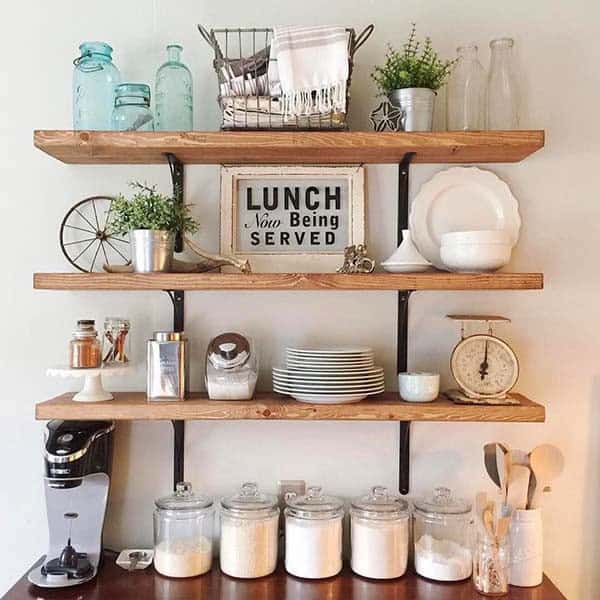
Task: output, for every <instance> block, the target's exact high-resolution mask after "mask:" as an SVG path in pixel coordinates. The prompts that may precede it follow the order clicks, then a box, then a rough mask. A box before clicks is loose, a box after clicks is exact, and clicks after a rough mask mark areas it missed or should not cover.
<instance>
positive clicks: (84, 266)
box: [60, 196, 129, 273]
mask: <svg viewBox="0 0 600 600" xmlns="http://www.w3.org/2000/svg"><path fill="white" fill-rule="evenodd" d="M113 200H114V198H111V197H110V196H92V197H90V198H85V199H84V200H81V202H78V203H77V204H75V205H74V206H72V207H71V208H70V209H69V211H68V212H67V214H66V215H65V218H64V219H63V221H62V223H61V225H60V248H61V250H62V252H63V254H64V255H65V258H66V259H67V260H68V261H69V262H70V263H71V264H72V265H73V266H74V267H75V268H76V269H79V270H80V271H83V272H84V273H92V272H94V271H102V266H103V265H105V264H107V265H124V264H127V263H128V262H129V240H127V239H126V237H124V236H122V235H118V234H116V233H114V232H112V231H111V229H110V217H111V210H112V204H113Z"/></svg>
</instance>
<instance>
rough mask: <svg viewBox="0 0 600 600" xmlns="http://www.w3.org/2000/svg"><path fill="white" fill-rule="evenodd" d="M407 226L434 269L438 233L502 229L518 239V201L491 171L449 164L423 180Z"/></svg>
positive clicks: (438, 264) (440, 266)
mask: <svg viewBox="0 0 600 600" xmlns="http://www.w3.org/2000/svg"><path fill="white" fill-rule="evenodd" d="M409 227H410V232H411V235H412V239H413V241H414V242H415V244H416V246H417V248H418V249H419V252H420V253H421V254H422V255H423V256H424V257H425V258H426V259H427V260H428V261H429V262H431V263H432V264H433V265H435V266H436V267H437V268H438V269H444V270H447V267H446V266H445V265H444V263H443V262H442V259H441V257H440V245H441V239H442V235H443V234H444V233H448V232H449V231H474V230H483V229H486V230H488V229H495V230H502V231H506V232H507V233H508V234H509V236H510V239H511V242H512V244H513V245H514V244H516V243H517V241H518V239H519V230H520V228H521V217H520V215H519V203H518V202H517V199H516V198H515V197H514V196H513V194H512V192H511V191H510V188H509V187H508V185H507V184H506V183H505V182H504V181H502V179H500V178H499V177H498V176H497V175H495V174H494V173H492V172H491V171H484V170H482V169H478V168H477V167H452V168H451V169H447V170H445V171H441V172H440V173H437V174H436V175H434V176H433V177H432V178H431V179H430V180H429V181H428V182H426V183H424V184H423V186H422V187H421V189H420V191H419V193H418V194H417V195H416V196H415V199H414V200H413V202H412V206H411V211H410V216H409Z"/></svg>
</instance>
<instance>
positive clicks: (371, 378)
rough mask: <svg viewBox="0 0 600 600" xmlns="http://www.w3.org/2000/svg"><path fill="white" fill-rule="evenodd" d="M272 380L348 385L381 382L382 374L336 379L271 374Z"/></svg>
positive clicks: (324, 376)
mask: <svg viewBox="0 0 600 600" xmlns="http://www.w3.org/2000/svg"><path fill="white" fill-rule="evenodd" d="M273 379H277V380H280V381H310V382H313V381H319V382H320V381H322V382H323V383H339V382H340V381H348V382H350V383H353V382H359V381H380V380H383V373H373V374H372V375H344V376H336V377H328V376H327V375H317V376H314V375H302V374H301V373H299V374H296V375H282V374H281V373H273Z"/></svg>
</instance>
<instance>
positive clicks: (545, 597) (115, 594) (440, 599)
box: [4, 553, 565, 600]
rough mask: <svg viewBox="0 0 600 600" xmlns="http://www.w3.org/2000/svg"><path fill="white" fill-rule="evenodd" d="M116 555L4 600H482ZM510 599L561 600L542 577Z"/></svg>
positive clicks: (470, 590)
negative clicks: (193, 569)
mask: <svg viewBox="0 0 600 600" xmlns="http://www.w3.org/2000/svg"><path fill="white" fill-rule="evenodd" d="M115 558H116V555H115V554H113V553H106V560H105V561H104V565H103V566H102V567H101V569H100V573H99V575H98V577H97V578H96V579H95V580H94V581H92V582H89V583H85V584H82V585H78V586H75V587H71V588H62V589H60V588H59V589H55V590H46V589H43V588H38V587H35V586H33V585H31V584H29V583H28V582H27V578H26V576H23V577H22V578H21V579H20V580H19V581H18V582H17V583H16V584H15V586H14V587H13V588H12V589H11V590H9V592H8V593H7V595H6V596H4V600H25V599H31V598H35V599H36V600H45V599H48V600H59V599H60V600H129V599H131V600H481V599H482V598H484V596H480V595H479V594H478V593H477V592H476V591H475V588H474V587H473V584H472V583H471V581H470V580H469V581H465V582H460V583H446V584H444V583H436V582H433V581H428V580H427V579H423V578H421V577H418V576H417V575H414V574H412V573H407V574H406V575H405V576H404V577H401V578H400V579H397V580H394V581H386V582H379V581H373V580H369V579H364V578H362V577H358V576H356V575H354V574H353V573H352V572H351V571H350V569H349V567H348V566H345V567H344V570H343V571H342V573H341V574H340V575H338V576H337V577H332V578H331V579H326V580H321V581H311V580H303V579H298V578H296V577H293V576H291V575H288V574H287V573H286V572H285V570H284V569H283V567H282V566H280V567H279V568H278V569H277V571H276V572H275V573H273V575H269V576H268V577H263V578H262V579H254V580H241V579H233V578H231V577H228V576H227V575H223V574H222V573H221V572H220V571H219V569H218V567H215V568H214V569H213V570H212V571H211V572H210V573H207V574H206V575H202V576H200V577H195V578H192V579H169V578H167V577H162V576H161V575H158V574H157V573H156V571H154V569H153V568H152V566H150V567H148V568H147V569H145V570H143V571H136V572H134V573H128V572H127V571H125V570H123V569H121V568H120V567H118V566H117V565H116V564H115V562H114V560H115ZM505 598H508V599H510V600H565V597H564V596H563V595H562V594H561V593H560V591H559V590H558V589H557V588H556V586H555V585H554V584H553V583H552V582H551V581H550V580H549V579H548V578H546V577H545V578H544V582H543V583H542V585H540V586H539V587H536V588H510V592H509V594H508V596H505Z"/></svg>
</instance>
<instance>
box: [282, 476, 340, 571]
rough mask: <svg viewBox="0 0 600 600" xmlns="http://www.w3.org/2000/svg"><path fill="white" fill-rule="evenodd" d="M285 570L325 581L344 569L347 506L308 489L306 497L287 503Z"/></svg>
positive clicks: (316, 489)
mask: <svg viewBox="0 0 600 600" xmlns="http://www.w3.org/2000/svg"><path fill="white" fill-rule="evenodd" d="M284 514H285V569H286V571H287V572H288V573H291V574H292V575H295V576H296V577H305V578H307V579H324V578H326V577H333V576H334V575H337V574H338V573H339V572H340V571H341V569H342V519H343V517H344V503H343V501H342V500H341V499H340V498H336V497H334V496H325V495H324V494H323V491H322V489H321V488H320V487H317V486H312V487H309V488H308V490H307V493H306V495H305V496H292V497H290V498H288V500H287V507H286V509H285V511H284Z"/></svg>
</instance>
